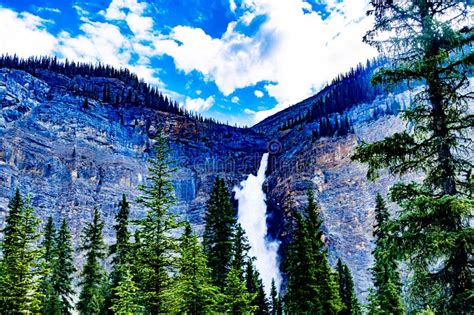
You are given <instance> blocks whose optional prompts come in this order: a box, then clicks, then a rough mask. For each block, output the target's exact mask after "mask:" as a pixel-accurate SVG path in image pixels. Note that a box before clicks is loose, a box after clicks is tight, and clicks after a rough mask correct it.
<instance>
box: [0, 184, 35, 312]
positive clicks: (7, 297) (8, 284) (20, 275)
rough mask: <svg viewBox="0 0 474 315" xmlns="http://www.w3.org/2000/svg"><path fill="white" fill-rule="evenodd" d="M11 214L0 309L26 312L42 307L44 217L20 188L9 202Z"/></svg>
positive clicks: (4, 249)
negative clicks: (41, 279)
mask: <svg viewBox="0 0 474 315" xmlns="http://www.w3.org/2000/svg"><path fill="white" fill-rule="evenodd" d="M9 210H10V211H9V214H8V216H7V219H6V226H5V229H4V233H5V238H4V240H3V242H2V243H1V249H2V257H1V261H0V313H2V314H22V313H37V312H39V311H40V301H41V300H40V298H41V293H40V288H39V286H40V283H39V279H40V278H41V276H42V275H43V274H44V269H43V268H42V266H41V263H40V258H41V256H42V251H41V249H39V248H38V246H37V242H38V239H39V238H40V233H39V232H38V227H39V224H40V220H39V219H38V218H37V217H36V216H35V215H34V209H33V208H32V207H31V205H30V198H29V197H28V196H27V197H26V201H25V202H24V203H23V201H22V198H21V195H20V192H19V190H17V191H16V192H15V196H14V197H13V198H12V199H11V200H10V203H9Z"/></svg>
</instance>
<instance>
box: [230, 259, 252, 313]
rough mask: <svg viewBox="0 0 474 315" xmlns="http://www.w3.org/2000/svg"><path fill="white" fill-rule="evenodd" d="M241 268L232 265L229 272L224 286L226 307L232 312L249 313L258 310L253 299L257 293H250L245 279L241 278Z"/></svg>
mask: <svg viewBox="0 0 474 315" xmlns="http://www.w3.org/2000/svg"><path fill="white" fill-rule="evenodd" d="M240 275H241V273H240V270H237V269H236V268H234V267H232V268H231V269H230V271H229V272H228V274H227V277H226V281H225V287H224V296H225V297H224V299H225V300H224V304H223V306H224V309H223V311H224V312H226V313H230V314H235V315H238V314H249V313H253V312H255V311H256V307H255V306H254V305H252V304H253V300H254V299H255V297H256V294H252V293H249V292H248V290H247V287H246V284H245V280H243V279H241V277H240Z"/></svg>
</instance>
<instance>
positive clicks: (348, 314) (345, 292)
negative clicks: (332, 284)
mask: <svg viewBox="0 0 474 315" xmlns="http://www.w3.org/2000/svg"><path fill="white" fill-rule="evenodd" d="M336 270H337V274H338V278H339V296H340V297H341V301H342V310H341V311H340V313H339V314H341V315H353V314H354V315H355V314H362V311H361V309H360V305H359V302H358V301H357V296H356V293H355V290H354V282H353V280H352V275H351V271H350V270H349V267H347V265H345V264H343V263H342V261H341V259H338V260H337V266H336Z"/></svg>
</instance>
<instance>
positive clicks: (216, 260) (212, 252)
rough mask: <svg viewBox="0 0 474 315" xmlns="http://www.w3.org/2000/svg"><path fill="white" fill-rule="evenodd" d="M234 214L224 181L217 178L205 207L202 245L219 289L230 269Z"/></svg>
mask: <svg viewBox="0 0 474 315" xmlns="http://www.w3.org/2000/svg"><path fill="white" fill-rule="evenodd" d="M234 214H235V213H234V209H233V207H232V204H231V201H230V198H229V192H228V190H227V186H226V184H225V182H224V179H222V178H219V177H217V178H216V180H215V182H214V187H213V189H212V192H211V195H210V196H209V201H208V202H207V206H206V216H205V222H206V224H205V230H204V235H203V245H204V251H205V253H206V255H207V259H208V264H209V267H210V268H211V270H212V279H213V282H214V284H215V285H217V286H218V287H220V288H223V287H224V285H225V280H226V276H227V273H228V272H229V270H230V268H231V261H232V240H233V239H232V235H233V227H234V224H235V217H234Z"/></svg>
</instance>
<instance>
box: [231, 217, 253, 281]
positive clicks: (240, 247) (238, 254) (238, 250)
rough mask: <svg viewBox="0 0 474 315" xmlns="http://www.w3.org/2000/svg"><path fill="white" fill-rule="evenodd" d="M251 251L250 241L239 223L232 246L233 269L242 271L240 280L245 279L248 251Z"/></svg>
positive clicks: (236, 226)
mask: <svg viewBox="0 0 474 315" xmlns="http://www.w3.org/2000/svg"><path fill="white" fill-rule="evenodd" d="M249 250H250V245H249V241H248V239H247V236H246V235H245V231H244V229H243V228H242V226H241V225H240V223H237V224H236V225H235V231H234V236H233V246H232V252H233V257H232V267H234V268H235V269H236V270H240V278H241V279H243V278H244V269H245V266H246V265H247V261H248V251H249Z"/></svg>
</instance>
